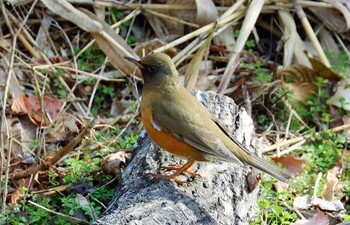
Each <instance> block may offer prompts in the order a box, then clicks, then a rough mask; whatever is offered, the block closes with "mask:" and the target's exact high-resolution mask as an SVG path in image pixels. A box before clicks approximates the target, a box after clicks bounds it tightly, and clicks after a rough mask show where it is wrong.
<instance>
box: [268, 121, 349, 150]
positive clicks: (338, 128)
mask: <svg viewBox="0 0 350 225" xmlns="http://www.w3.org/2000/svg"><path fill="white" fill-rule="evenodd" d="M348 128H350V123H349V124H344V125H341V126H338V127H335V128H332V129H329V130H328V132H333V133H335V132H339V131H342V130H346V129H348ZM319 135H320V132H316V133H315V134H314V136H319ZM310 136H311V135H309V134H308V135H304V136H301V137H296V138H293V139H289V140H286V141H284V142H282V143H278V144H273V145H271V146H269V147H267V148H265V149H263V150H262V153H266V152H269V151H272V150H275V149H276V148H277V146H280V147H281V146H285V145H291V144H294V143H297V142H299V141H303V140H307V139H308V138H309V137H310Z"/></svg>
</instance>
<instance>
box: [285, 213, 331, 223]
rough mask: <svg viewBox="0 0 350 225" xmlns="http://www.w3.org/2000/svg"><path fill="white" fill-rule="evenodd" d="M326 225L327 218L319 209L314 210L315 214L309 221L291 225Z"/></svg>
mask: <svg viewBox="0 0 350 225" xmlns="http://www.w3.org/2000/svg"><path fill="white" fill-rule="evenodd" d="M316 224H317V225H328V224H329V219H328V217H327V216H326V215H325V214H324V213H323V212H322V211H321V210H319V209H316V213H315V214H314V216H313V217H311V218H310V219H301V220H298V221H296V222H294V223H292V224H291V225H316Z"/></svg>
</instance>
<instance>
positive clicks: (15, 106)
mask: <svg viewBox="0 0 350 225" xmlns="http://www.w3.org/2000/svg"><path fill="white" fill-rule="evenodd" d="M42 103H43V105H42ZM62 105H63V101H62V100H60V99H54V98H51V97H47V96H44V97H43V99H42V101H41V99H39V98H38V97H36V96H26V95H22V96H20V97H19V98H16V99H15V100H13V102H12V105H11V110H12V111H13V112H14V113H18V114H28V116H29V118H30V119H31V120H32V122H33V123H34V124H36V125H38V126H40V125H41V126H42V127H45V126H48V125H50V124H51V122H52V121H53V120H55V119H56V117H57V115H58V113H59V111H60V109H61V107H62ZM43 112H44V114H43Z"/></svg>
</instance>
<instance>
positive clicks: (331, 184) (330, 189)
mask: <svg viewBox="0 0 350 225" xmlns="http://www.w3.org/2000/svg"><path fill="white" fill-rule="evenodd" d="M336 172H337V171H336V170H329V171H328V172H327V178H326V184H325V186H324V190H323V192H322V198H323V199H324V200H327V201H332V200H333V197H334V189H335V187H336V185H337V183H338V181H339V180H338V178H337V174H336Z"/></svg>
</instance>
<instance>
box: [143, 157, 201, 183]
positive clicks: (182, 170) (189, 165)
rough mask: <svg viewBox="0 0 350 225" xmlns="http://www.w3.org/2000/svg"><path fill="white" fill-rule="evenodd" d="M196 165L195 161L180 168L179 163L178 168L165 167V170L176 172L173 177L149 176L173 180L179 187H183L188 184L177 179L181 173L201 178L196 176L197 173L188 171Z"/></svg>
mask: <svg viewBox="0 0 350 225" xmlns="http://www.w3.org/2000/svg"><path fill="white" fill-rule="evenodd" d="M194 163H195V161H188V162H187V163H185V165H183V166H180V165H179V164H178V163H176V166H165V167H163V168H164V169H165V170H175V172H174V173H173V174H171V175H165V174H152V173H151V174H149V175H151V176H153V177H156V178H159V179H165V180H173V181H175V182H176V183H178V184H179V185H183V184H185V183H187V182H186V181H182V180H179V179H178V178H176V177H177V176H178V175H179V174H180V173H187V174H189V175H190V176H191V177H197V176H200V175H199V174H196V173H193V172H191V171H188V169H189V168H191V166H193V164H194Z"/></svg>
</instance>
